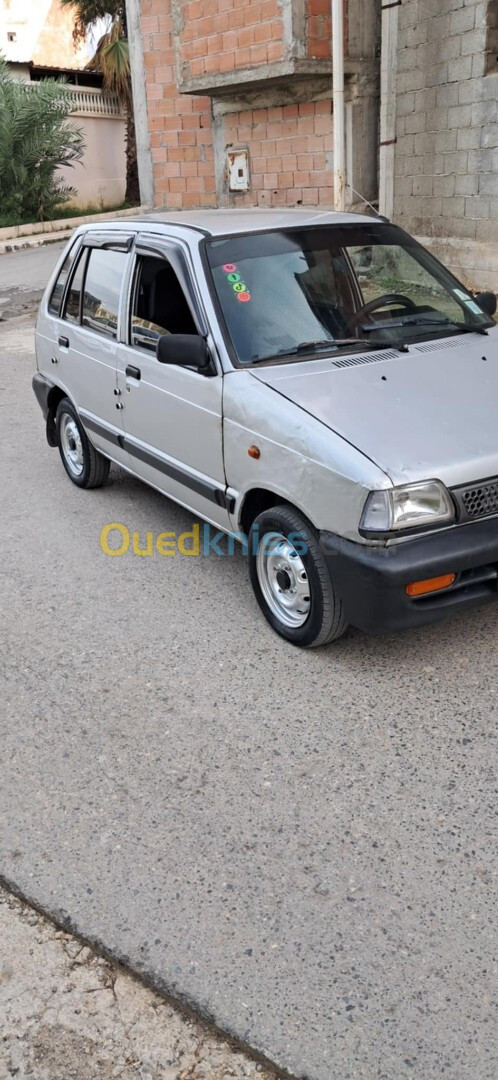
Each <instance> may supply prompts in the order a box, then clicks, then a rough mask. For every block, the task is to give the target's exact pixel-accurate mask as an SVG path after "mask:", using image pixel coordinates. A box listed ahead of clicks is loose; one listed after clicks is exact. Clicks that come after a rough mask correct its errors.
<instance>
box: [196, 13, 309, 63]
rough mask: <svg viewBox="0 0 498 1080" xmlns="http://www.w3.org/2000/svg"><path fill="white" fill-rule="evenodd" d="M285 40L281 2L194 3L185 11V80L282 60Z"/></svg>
mask: <svg viewBox="0 0 498 1080" xmlns="http://www.w3.org/2000/svg"><path fill="white" fill-rule="evenodd" d="M311 2H314V3H317V2H320V0H311ZM283 36H284V27H283V19H282V5H281V4H279V2H278V0H262V2H261V0H190V2H189V3H187V4H186V5H182V8H181V22H180V30H179V63H180V67H181V71H182V76H183V78H184V79H188V78H196V77H198V76H200V75H207V74H210V73H213V72H216V73H218V72H228V71H233V70H236V69H237V68H245V67H249V66H253V65H257V64H267V63H270V62H273V61H275V60H281V59H282V58H283V55H284V44H283Z"/></svg>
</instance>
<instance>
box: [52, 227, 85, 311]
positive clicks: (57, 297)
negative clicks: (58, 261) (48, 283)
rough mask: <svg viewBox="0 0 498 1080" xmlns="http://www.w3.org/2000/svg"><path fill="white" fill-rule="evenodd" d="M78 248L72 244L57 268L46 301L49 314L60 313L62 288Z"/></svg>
mask: <svg viewBox="0 0 498 1080" xmlns="http://www.w3.org/2000/svg"><path fill="white" fill-rule="evenodd" d="M77 249H78V244H73V246H72V248H71V250H70V251H68V253H67V255H66V258H65V259H64V262H63V264H62V266H61V269H60V270H59V276H58V278H57V281H56V283H55V285H54V287H53V289H52V295H51V297H50V300H49V302H48V310H49V312H50V314H51V315H60V310H61V304H62V297H63V296H64V289H65V287H66V281H67V279H68V276H69V274H70V273H71V267H72V265H73V262H74V256H75V254H76V251H77Z"/></svg>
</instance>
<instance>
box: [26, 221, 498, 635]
mask: <svg viewBox="0 0 498 1080" xmlns="http://www.w3.org/2000/svg"><path fill="white" fill-rule="evenodd" d="M495 310H496V297H495V296H494V294H492V293H484V294H480V295H478V296H475V295H473V294H472V293H471V292H469V290H468V289H467V288H465V286H464V285H462V284H461V282H459V281H458V280H456V279H455V278H454V277H453V275H452V274H451V273H449V271H448V270H446V269H445V268H444V267H443V266H442V265H441V264H440V263H438V262H437V261H436V260H435V259H434V258H433V257H432V256H431V255H430V254H429V253H428V252H427V251H426V250H425V249H424V248H423V247H421V246H420V244H418V243H417V242H416V241H415V240H413V239H412V238H411V237H410V236H408V235H407V234H406V233H404V232H403V231H402V230H400V229H399V228H397V227H396V226H394V225H392V224H390V223H389V222H387V221H385V220H383V219H380V218H375V217H365V216H358V215H352V214H335V213H315V212H309V213H308V212H307V211H304V210H303V211H300V210H292V211H288V212H278V211H265V210H261V211H260V210H247V211H235V210H233V211H230V210H229V211H223V210H220V211H216V210H214V211H205V212H199V213H195V212H191V213H183V214H178V215H176V216H175V215H171V214H170V215H168V214H160V213H158V214H151V215H147V216H144V217H142V218H138V217H137V218H134V219H133V220H130V219H128V220H117V221H115V222H112V223H107V222H106V224H105V225H103V224H91V225H87V226H83V227H82V228H79V229H78V230H77V231H76V232H75V233H74V235H73V236H72V238H71V240H70V241H69V243H68V245H67V248H66V250H65V252H64V254H63V256H62V258H61V260H60V263H59V265H58V266H57V269H56V271H55V273H54V276H53V278H52V280H51V281H50V283H49V285H48V288H47V290H46V293H45V296H44V298H43V300H42V303H41V307H40V311H39V315H38V319H37V324H36V356H37V367H38V372H37V374H36V375H35V376H34V379H33V387H34V391H35V394H36V397H37V399H38V401H39V403H40V406H41V408H42V411H43V415H44V418H45V421H46V431H47V440H48V443H49V446H58V448H59V451H60V455H61V458H62V463H63V465H64V468H65V469H66V472H67V474H68V476H69V477H70V479H71V480H72V481H73V483H74V484H76V485H77V486H78V487H80V488H91V487H97V486H99V485H100V484H102V483H104V482H105V480H106V478H107V476H108V473H109V467H110V463H111V462H116V464H117V465H120V466H121V467H122V468H124V469H127V470H128V471H129V472H131V473H133V474H134V475H135V476H138V477H140V478H141V479H142V480H144V481H145V482H146V483H148V484H150V485H151V486H152V487H154V488H157V489H158V490H159V491H162V492H164V494H165V495H167V496H168V497H169V498H170V499H174V500H175V501H176V502H178V503H181V504H182V505H183V506H185V507H187V508H188V509H189V510H190V511H192V513H193V514H195V515H197V516H200V517H201V518H202V519H204V521H205V522H206V523H208V525H209V526H210V527H214V529H215V530H217V531H220V530H221V531H223V532H224V533H227V534H229V536H231V537H233V536H235V537H236V538H237V539H238V540H240V541H241V542H242V544H243V550H244V552H245V553H246V554H247V559H248V566H249V574H250V579H251V583H252V586H253V589H254V592H255V595H256V598H257V601H258V603H259V605H260V607H261V609H262V611H263V613H264V615H265V616H266V618H267V620H268V622H269V623H270V624H271V625H272V626H273V628H274V629H275V630H276V631H277V632H278V633H279V634H281V635H282V636H283V637H284V638H286V639H287V640H288V641H290V642H292V643H294V644H296V645H302V646H314V645H323V644H325V643H326V642H329V641H332V640H334V639H336V638H338V637H339V636H340V635H341V634H342V633H343V632H344V630H345V628H346V626H347V625H348V624H352V625H353V626H356V627H359V628H361V629H363V630H366V631H392V630H399V629H403V628H406V627H414V626H419V625H421V624H424V623H431V622H434V621H436V620H438V619H440V618H442V617H443V616H445V615H449V614H451V613H452V612H453V611H456V610H458V609H460V608H465V607H471V606H473V605H475V604H479V603H482V602H484V601H490V600H496V598H497V595H498V592H497V578H498V423H497V422H498V328H497V327H496V326H495V322H494V320H493V315H494V313H495ZM208 525H207V526H206V528H207V527H208Z"/></svg>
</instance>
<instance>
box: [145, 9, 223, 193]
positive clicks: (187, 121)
mask: <svg viewBox="0 0 498 1080" xmlns="http://www.w3.org/2000/svg"><path fill="white" fill-rule="evenodd" d="M141 12H142V36H143V43H144V63H145V77H146V90H147V112H148V123H149V131H150V146H151V156H152V165H153V175H154V202H155V204H156V206H167V207H168V208H171V209H173V210H177V209H182V208H183V209H187V208H189V207H190V208H191V207H199V206H215V205H216V187H215V177H214V151H213V137H212V125H211V102H210V99H209V98H198V97H191V96H189V95H184V94H180V93H179V92H178V89H177V84H176V55H175V40H174V34H173V17H172V9H171V3H170V0H142V5H141Z"/></svg>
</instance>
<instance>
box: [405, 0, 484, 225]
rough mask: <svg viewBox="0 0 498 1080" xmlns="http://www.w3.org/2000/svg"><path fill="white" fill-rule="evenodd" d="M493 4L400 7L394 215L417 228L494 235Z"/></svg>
mask: <svg viewBox="0 0 498 1080" xmlns="http://www.w3.org/2000/svg"><path fill="white" fill-rule="evenodd" d="M490 6H491V5H490V3H489V0H405V2H404V3H403V5H402V7H401V8H400V12H399V19H400V38H399V54H398V84H397V85H398V99H397V144H396V169H395V172H396V177H395V218H396V220H397V221H398V222H399V223H400V224H402V225H404V226H405V227H406V228H407V229H409V230H410V231H411V232H415V233H418V234H420V235H423V236H432V237H457V238H466V239H469V240H471V241H472V240H474V241H479V242H490V241H494V242H496V240H498V75H493V74H489V75H486V74H485V72H486V70H487V58H486V38H487V15H488V14H489V8H490Z"/></svg>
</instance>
